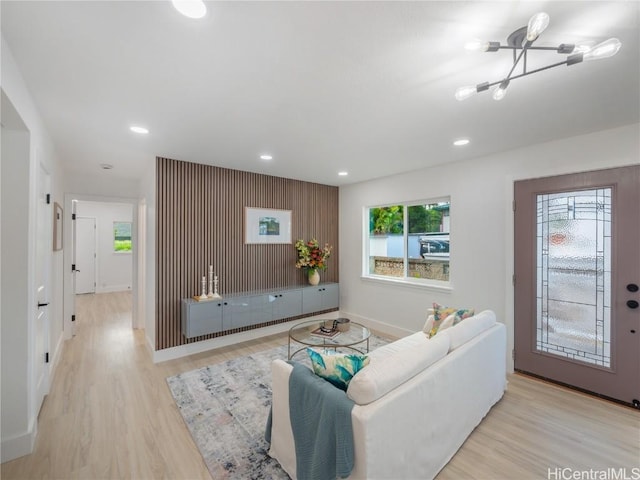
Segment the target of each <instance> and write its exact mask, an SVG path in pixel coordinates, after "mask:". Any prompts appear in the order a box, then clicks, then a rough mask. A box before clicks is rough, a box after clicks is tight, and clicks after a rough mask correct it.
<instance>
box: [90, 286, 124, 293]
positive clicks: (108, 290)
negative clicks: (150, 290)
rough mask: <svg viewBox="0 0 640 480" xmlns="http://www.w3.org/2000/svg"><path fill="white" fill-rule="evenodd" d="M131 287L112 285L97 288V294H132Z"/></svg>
mask: <svg viewBox="0 0 640 480" xmlns="http://www.w3.org/2000/svg"><path fill="white" fill-rule="evenodd" d="M130 291H131V285H111V286H106V287H96V293H113V292H130Z"/></svg>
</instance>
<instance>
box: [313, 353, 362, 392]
mask: <svg viewBox="0 0 640 480" xmlns="http://www.w3.org/2000/svg"><path fill="white" fill-rule="evenodd" d="M307 353H308V354H309V358H311V365H312V366H313V371H314V372H315V374H316V375H318V376H319V377H322V378H324V379H325V380H327V381H328V382H330V383H332V384H333V385H335V386H336V387H338V388H339V389H341V390H346V389H347V387H348V386H349V382H350V381H351V379H352V378H353V376H354V375H355V374H356V373H358V371H360V370H362V369H363V368H364V367H366V366H367V365H369V357H368V356H367V355H357V354H353V353H333V352H332V353H320V352H316V351H315V350H313V349H311V348H307Z"/></svg>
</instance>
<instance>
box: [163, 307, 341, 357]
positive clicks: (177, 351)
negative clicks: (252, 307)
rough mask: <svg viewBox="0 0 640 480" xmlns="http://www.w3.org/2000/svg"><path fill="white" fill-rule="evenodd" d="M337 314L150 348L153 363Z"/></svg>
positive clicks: (238, 341)
mask: <svg viewBox="0 0 640 480" xmlns="http://www.w3.org/2000/svg"><path fill="white" fill-rule="evenodd" d="M339 316H340V314H339V312H329V313H324V314H321V315H315V316H310V317H305V318H299V319H297V320H291V321H290V322H284V323H279V324H277V325H270V326H268V327H262V328H256V329H254V330H247V331H246V332H240V333H232V334H231V335H224V336H222V337H217V338H211V339H209V340H203V341H202V342H195V343H189V344H187V345H180V346H178V347H171V348H165V349H162V350H156V351H154V350H153V348H151V351H152V356H153V363H160V362H166V361H167V360H175V359H176V358H181V357H186V356H187V355H193V354H196V353H202V352H206V351H209V350H215V349H216V348H222V347H228V346H229V345H235V344H237V343H242V342H248V341H249V340H255V339H257V338H262V337H267V336H269V335H274V334H277V333H283V332H287V331H289V329H290V328H291V327H292V326H293V325H295V324H296V323H300V322H304V321H306V320H313V319H314V318H318V319H321V318H326V319H335V318H338V317H339Z"/></svg>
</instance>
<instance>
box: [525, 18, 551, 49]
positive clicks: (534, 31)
mask: <svg viewBox="0 0 640 480" xmlns="http://www.w3.org/2000/svg"><path fill="white" fill-rule="evenodd" d="M548 26H549V15H547V14H546V13H544V12H540V13H536V14H535V15H534V16H533V17H531V19H530V20H529V24H528V25H527V41H529V42H533V41H534V40H535V39H536V38H538V37H539V36H540V34H541V33H542V32H544V31H545V30H546V28H547V27H548Z"/></svg>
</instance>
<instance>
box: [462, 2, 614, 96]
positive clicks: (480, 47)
mask: <svg viewBox="0 0 640 480" xmlns="http://www.w3.org/2000/svg"><path fill="white" fill-rule="evenodd" d="M548 25H549V15H547V14H546V13H544V12H540V13H536V14H535V15H534V16H532V17H531V18H530V19H529V23H528V24H527V26H526V27H520V28H519V29H517V30H515V31H514V32H512V33H511V34H510V35H509V36H508V37H507V44H506V45H501V44H500V42H492V41H490V42H482V41H480V40H473V41H471V42H469V43H467V44H466V45H465V48H466V49H467V50H472V51H485V52H497V51H498V50H511V51H512V54H513V65H512V66H511V69H510V70H509V73H508V74H507V76H506V77H504V78H502V79H501V80H498V81H495V82H491V83H490V82H484V83H479V84H477V85H475V86H473V85H469V86H464V87H460V88H458V89H457V90H456V93H455V97H456V99H457V100H464V99H466V98H469V97H470V96H471V95H473V94H476V93H478V92H483V91H486V90H489V88H490V87H493V86H496V85H497V87H496V88H495V89H494V90H493V98H494V100H502V99H503V98H504V96H505V94H506V91H507V88H508V87H509V83H510V82H511V80H515V79H518V78H522V77H526V76H527V75H532V74H534V73H539V72H542V71H544V70H549V69H550V68H555V67H559V66H560V65H567V66H571V65H575V64H576V63H581V62H583V61H589V60H597V59H600V58H608V57H611V56H613V55H615V54H616V53H617V52H618V50H620V47H621V45H622V44H621V43H620V40H618V39H617V38H610V39H608V40H605V41H604V42H602V43H600V44H598V45H595V46H594V47H586V48H585V47H584V46H582V47H578V48H576V45H575V44H572V43H561V44H560V45H558V46H557V47H537V46H536V47H534V46H533V42H535V41H536V40H537V39H538V37H539V36H540V34H541V33H542V32H543V31H544V30H545V29H546V28H547V26H548ZM518 50H519V53H518ZM529 50H546V51H555V52H556V53H560V54H566V55H568V57H566V58H565V60H564V61H562V62H557V63H553V64H551V65H547V66H545V67H540V68H536V69H535V70H531V71H529V72H528V71H527V52H528V51H529ZM521 60H522V73H521V74H519V75H513V72H514V71H515V69H516V67H517V66H518V64H519V63H520V61H521Z"/></svg>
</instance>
